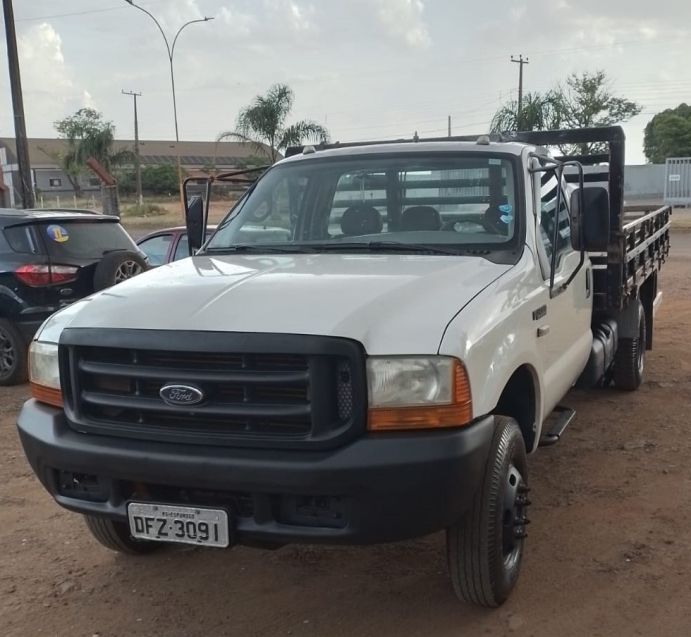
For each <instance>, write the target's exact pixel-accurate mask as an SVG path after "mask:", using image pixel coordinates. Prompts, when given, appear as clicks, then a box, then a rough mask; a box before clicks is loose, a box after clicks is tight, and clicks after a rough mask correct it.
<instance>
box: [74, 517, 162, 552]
mask: <svg viewBox="0 0 691 637" xmlns="http://www.w3.org/2000/svg"><path fill="white" fill-rule="evenodd" d="M84 519H85V520H86V526H87V528H88V529H89V531H91V535H93V536H94V538H95V539H96V540H97V541H98V542H100V543H101V544H102V545H103V546H105V547H106V548H107V549H110V550H111V551H117V552H118V553H126V554H127V555H144V554H146V553H151V552H152V551H155V550H156V549H158V548H160V547H161V544H158V543H156V542H147V541H146V540H135V539H134V538H133V537H132V536H131V535H130V530H129V527H128V526H127V524H126V523H125V522H118V521H117V520H111V519H110V518H102V517H98V516H96V515H85V516H84Z"/></svg>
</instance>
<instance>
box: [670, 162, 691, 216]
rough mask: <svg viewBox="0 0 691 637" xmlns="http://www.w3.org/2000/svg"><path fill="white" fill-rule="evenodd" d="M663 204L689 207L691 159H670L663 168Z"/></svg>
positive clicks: (690, 200) (690, 203) (690, 202)
mask: <svg viewBox="0 0 691 637" xmlns="http://www.w3.org/2000/svg"><path fill="white" fill-rule="evenodd" d="M665 203H668V204H672V205H674V206H688V205H691V157H670V158H669V159H668V160H667V165H666V168H665Z"/></svg>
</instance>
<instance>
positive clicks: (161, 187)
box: [118, 164, 178, 195]
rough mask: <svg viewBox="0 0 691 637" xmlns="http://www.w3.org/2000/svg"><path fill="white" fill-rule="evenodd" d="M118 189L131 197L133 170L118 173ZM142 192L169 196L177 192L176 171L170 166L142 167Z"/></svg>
mask: <svg viewBox="0 0 691 637" xmlns="http://www.w3.org/2000/svg"><path fill="white" fill-rule="evenodd" d="M118 187H119V189H120V191H121V192H123V193H125V194H127V195H131V194H133V193H134V192H135V191H136V183H135V174H134V170H132V169H131V168H129V167H128V168H127V169H125V170H119V171H118ZM142 190H143V191H144V192H145V193H147V194H149V195H169V194H171V193H175V192H177V190H178V171H177V169H176V168H175V166H173V165H172V164H161V165H159V166H144V167H143V168H142Z"/></svg>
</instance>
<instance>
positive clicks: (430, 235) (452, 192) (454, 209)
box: [205, 153, 519, 254]
mask: <svg viewBox="0 0 691 637" xmlns="http://www.w3.org/2000/svg"><path fill="white" fill-rule="evenodd" d="M518 205H519V204H518V193H517V187H516V175H515V171H514V168H513V161H512V159H509V158H507V157H506V156H495V155H492V154H491V153H475V154H468V153H466V154H461V155H449V154H448V153H445V154H444V155H443V156H442V155H440V154H436V155H433V156H430V154H426V155H424V156H422V155H418V154H407V155H402V154H400V153H399V154H396V155H394V154H391V155H379V156H376V157H374V156H372V155H370V156H368V157H365V156H358V155H353V156H351V157H348V158H346V159H338V160H333V159H326V158H315V159H310V160H301V161H295V162H287V163H285V164H279V165H277V166H276V167H274V168H273V169H271V170H269V171H268V172H267V173H266V174H265V175H264V176H263V177H262V179H260V180H259V182H258V183H257V184H256V186H255V187H254V188H253V189H252V190H251V191H250V192H249V193H248V194H247V195H246V196H245V197H244V199H243V200H241V201H240V203H239V204H238V205H237V206H236V207H235V208H234V209H233V210H232V211H231V212H230V213H229V215H228V216H227V217H226V219H225V220H224V221H223V222H222V223H221V225H220V226H219V229H218V231H217V232H216V234H215V235H214V236H213V237H212V238H211V240H210V241H209V242H208V244H207V246H206V248H205V251H206V252H208V253H218V252H224V251H242V250H244V251H252V250H256V251H263V250H266V251H272V250H274V251H286V252H300V251H315V252H321V251H332V250H333V251H357V250H361V249H362V250H364V249H366V250H372V251H384V250H389V251H392V250H393V251H397V250H400V251H403V252H409V251H415V250H421V251H422V250H425V251H429V252H435V251H436V252H439V253H452V254H453V253H461V252H467V251H469V250H477V249H480V248H481V249H483V250H504V249H506V248H507V246H508V244H510V243H512V242H513V241H514V240H515V237H516V219H517V218H518V215H517V206H518Z"/></svg>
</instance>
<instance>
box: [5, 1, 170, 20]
mask: <svg viewBox="0 0 691 637" xmlns="http://www.w3.org/2000/svg"><path fill="white" fill-rule="evenodd" d="M163 1H164V0H150V1H149V2H148V3H147V4H154V3H156V4H158V3H159V2H163ZM126 8H127V7H126V6H120V5H118V6H117V7H104V8H102V9H86V10H85V11H73V12H71V13H54V14H53V15H42V16H34V17H31V18H16V19H15V22H38V21H39V20H53V19H55V18H71V17H73V16H80V15H89V14H92V13H106V12H107V11H117V10H118V9H126Z"/></svg>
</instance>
